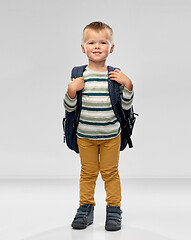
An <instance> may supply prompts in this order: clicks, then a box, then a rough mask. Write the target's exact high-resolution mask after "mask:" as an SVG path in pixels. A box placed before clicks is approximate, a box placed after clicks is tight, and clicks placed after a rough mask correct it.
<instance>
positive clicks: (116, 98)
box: [62, 65, 138, 153]
mask: <svg viewBox="0 0 191 240" xmlns="http://www.w3.org/2000/svg"><path fill="white" fill-rule="evenodd" d="M86 66H87V65H83V66H76V67H74V68H73V69H72V73H71V78H78V77H82V76H83V71H84V70H85V68H86ZM107 68H108V73H109V72H110V71H114V70H115V69H119V68H114V67H112V66H107ZM119 70H120V69H119ZM108 87H109V96H110V100H111V104H112V108H113V111H114V113H115V115H116V117H117V120H118V121H119V122H120V126H121V147H120V151H123V150H124V149H125V147H126V146H127V144H128V145H129V148H132V147H133V144H132V141H131V135H132V131H133V127H134V124H135V120H136V117H135V116H136V115H137V116H138V114H137V113H134V111H133V106H131V108H130V109H128V110H124V109H122V105H121V98H120V84H119V83H118V82H116V81H114V80H110V79H109V77H108ZM81 107H82V90H81V91H78V92H77V108H76V110H74V111H72V112H68V111H67V110H65V117H64V118H63V121H62V125H63V131H64V143H65V141H66V144H67V146H68V147H69V148H70V149H71V150H74V151H75V152H76V153H79V149H78V144H77V135H76V131H77V127H78V123H79V119H80V112H81Z"/></svg>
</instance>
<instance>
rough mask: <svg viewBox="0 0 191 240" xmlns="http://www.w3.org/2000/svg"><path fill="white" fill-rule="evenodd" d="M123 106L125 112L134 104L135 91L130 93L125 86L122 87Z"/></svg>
mask: <svg viewBox="0 0 191 240" xmlns="http://www.w3.org/2000/svg"><path fill="white" fill-rule="evenodd" d="M120 97H121V104H122V108H123V109H124V110H128V109H129V108H130V107H131V106H132V103H133V97H134V90H132V91H129V90H128V89H127V88H126V87H125V86H124V85H121V86H120Z"/></svg>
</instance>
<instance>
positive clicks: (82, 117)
mask: <svg viewBox="0 0 191 240" xmlns="http://www.w3.org/2000/svg"><path fill="white" fill-rule="evenodd" d="M80 119H81V120H82V121H87V122H94V121H98V122H104V121H105V122H107V121H115V120H116V117H115V116H114V117H112V118H110V117H108V118H106V117H104V118H96V117H92V118H91V117H86V116H82V115H81V116H80Z"/></svg>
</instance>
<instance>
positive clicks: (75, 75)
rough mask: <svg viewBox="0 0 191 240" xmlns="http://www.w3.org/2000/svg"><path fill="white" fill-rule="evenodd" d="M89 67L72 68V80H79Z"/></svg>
mask: <svg viewBox="0 0 191 240" xmlns="http://www.w3.org/2000/svg"><path fill="white" fill-rule="evenodd" d="M86 66H87V65H82V66H75V67H73V68H72V72H71V78H78V77H82V76H83V72H84V70H85V68H86Z"/></svg>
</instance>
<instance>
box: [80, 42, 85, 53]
mask: <svg viewBox="0 0 191 240" xmlns="http://www.w3.org/2000/svg"><path fill="white" fill-rule="evenodd" d="M81 48H82V52H83V53H86V52H85V49H84V46H83V44H81Z"/></svg>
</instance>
